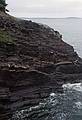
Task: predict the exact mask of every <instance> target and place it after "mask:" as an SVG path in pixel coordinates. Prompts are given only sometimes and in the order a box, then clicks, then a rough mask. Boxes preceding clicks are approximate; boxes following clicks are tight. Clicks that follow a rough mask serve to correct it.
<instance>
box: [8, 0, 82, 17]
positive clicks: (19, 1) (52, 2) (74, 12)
mask: <svg viewBox="0 0 82 120" xmlns="http://www.w3.org/2000/svg"><path fill="white" fill-rule="evenodd" d="M7 3H8V4H9V5H8V9H9V10H10V14H12V15H15V16H18V17H22V16H23V17H24V16H25V17H66V16H77V17H82V0H13V1H12V0H7Z"/></svg>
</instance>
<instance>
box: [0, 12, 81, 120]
mask: <svg viewBox="0 0 82 120" xmlns="http://www.w3.org/2000/svg"><path fill="white" fill-rule="evenodd" d="M81 79H82V60H81V58H79V56H78V55H77V53H76V52H75V51H74V49H73V47H72V46H70V45H69V44H67V43H65V42H64V41H63V40H62V35H61V34H60V33H59V32H57V31H55V30H53V29H52V28H50V27H48V26H44V25H39V24H37V23H34V22H31V21H26V20H20V19H17V18H14V17H12V16H9V15H8V14H5V13H2V12H0V119H1V120H5V119H6V120H7V119H8V118H10V117H11V115H12V112H14V111H16V110H18V109H23V108H25V107H27V106H31V105H35V104H38V103H39V102H40V101H41V100H42V99H43V98H45V97H48V96H49V94H50V93H51V92H62V85H63V83H66V82H79V81H80V80H81Z"/></svg>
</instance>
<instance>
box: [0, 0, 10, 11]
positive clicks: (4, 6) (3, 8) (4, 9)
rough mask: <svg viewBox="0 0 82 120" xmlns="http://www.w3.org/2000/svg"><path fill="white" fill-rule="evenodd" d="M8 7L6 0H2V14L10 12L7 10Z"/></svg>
mask: <svg viewBox="0 0 82 120" xmlns="http://www.w3.org/2000/svg"><path fill="white" fill-rule="evenodd" d="M6 6H7V4H6V2H5V0H0V11H2V12H5V11H8V10H7V9H6Z"/></svg>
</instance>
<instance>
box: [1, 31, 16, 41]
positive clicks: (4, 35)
mask: <svg viewBox="0 0 82 120" xmlns="http://www.w3.org/2000/svg"><path fill="white" fill-rule="evenodd" d="M0 43H14V40H13V39H12V37H11V36H10V35H9V34H8V33H7V32H6V31H3V30H0Z"/></svg>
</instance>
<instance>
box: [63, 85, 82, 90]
mask: <svg viewBox="0 0 82 120" xmlns="http://www.w3.org/2000/svg"><path fill="white" fill-rule="evenodd" d="M62 87H63V89H73V90H76V91H79V92H82V83H74V84H71V83H68V84H64V85H63V86H62Z"/></svg>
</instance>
